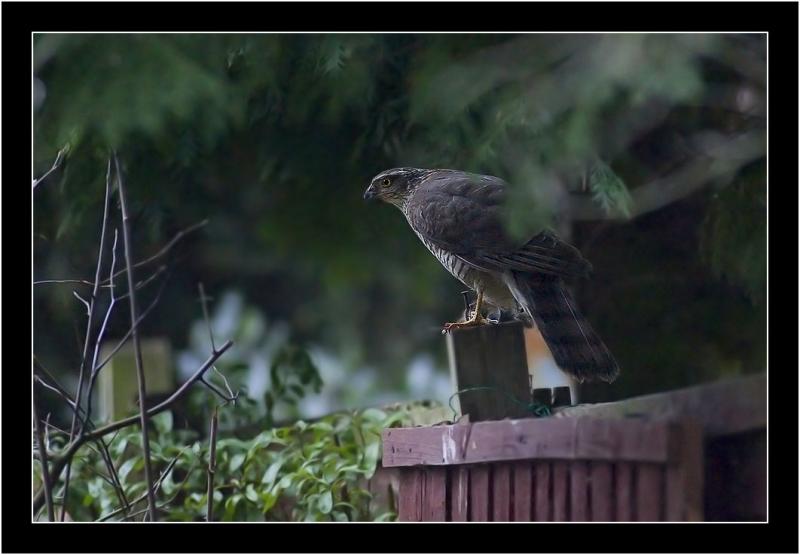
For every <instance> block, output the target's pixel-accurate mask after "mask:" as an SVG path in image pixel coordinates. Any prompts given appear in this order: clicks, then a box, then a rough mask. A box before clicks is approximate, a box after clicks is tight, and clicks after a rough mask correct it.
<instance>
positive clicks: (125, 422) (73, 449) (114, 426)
mask: <svg viewBox="0 0 800 555" xmlns="http://www.w3.org/2000/svg"><path fill="white" fill-rule="evenodd" d="M231 346H233V341H230V340H228V341H226V342H225V343H224V344H223V345H222V346H221V347H220V348H219V350H218V351H216V352H214V353H211V355H210V356H209V357H208V359H207V360H206V361H205V362H204V363H203V364H202V366H200V368H198V369H197V370H196V371H195V372H194V374H192V375H191V377H190V378H189V379H187V380H186V381H185V382H183V384H182V385H181V386H180V387H179V388H178V389H177V390H176V391H175V392H174V393H173V394H172V395H170V396H169V397H168V398H167V399H166V400H164V401H162V402H161V403H159V404H158V405H156V406H154V407H153V408H151V409H150V410H148V411H147V416H148V417H150V418H152V417H154V416H155V415H157V414H160V413H162V412H164V411H165V410H167V409H168V408H170V407H171V406H172V405H173V404H174V403H175V402H176V401H178V400H179V399H180V398H182V397H183V396H184V395H185V394H186V392H187V391H188V390H189V388H190V387H191V386H192V385H193V384H194V383H196V382H197V381H198V380H199V379H200V378H201V377H202V376H203V374H205V373H206V372H207V371H208V370H209V369H210V368H211V366H212V365H213V364H214V363H215V362H216V361H217V359H219V357H221V356H222V355H223V354H224V353H225V351H227V350H228V349H230V348H231ZM138 421H139V416H129V417H128V418H123V419H122V420H118V421H116V422H112V423H111V424H107V425H105V426H103V427H102V428H97V429H96V430H94V431H92V432H91V433H87V434H85V435H83V436H79V437H78V438H77V439H75V441H73V442H72V443H70V444H69V445H67V446H66V447H65V448H64V450H63V454H62V455H60V456H59V457H58V458H57V459H55V460H54V461H53V466H52V472H51V476H53V477H55V478H56V479H57V477H58V476H60V475H61V471H62V470H63V469H64V467H65V466H66V465H67V462H68V461H70V460H71V459H72V458H73V457H74V456H75V453H77V451H78V449H80V448H81V446H82V445H83V444H84V443H86V442H88V441H94V440H95V439H97V438H101V437H104V436H106V435H108V434H110V433H113V432H116V431H117V430H121V429H123V428H127V427H128V426H131V425H134V424H136V423H137V422H138ZM43 504H44V493H43V492H42V491H41V490H40V491H39V492H38V493H37V494H36V495H35V497H34V509H35V510H37V511H38V510H39V509H40V508H41V506H42V505H43Z"/></svg>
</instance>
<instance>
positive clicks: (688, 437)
mask: <svg viewBox="0 0 800 555" xmlns="http://www.w3.org/2000/svg"><path fill="white" fill-rule="evenodd" d="M672 434H673V437H672V442H673V444H674V445H675V446H676V452H675V459H674V460H672V461H670V462H669V463H668V465H667V469H666V515H665V518H666V520H668V521H671V522H679V521H686V520H691V521H700V520H703V432H702V430H701V429H700V427H699V426H697V425H695V424H694V423H691V422H683V423H681V424H679V425H676V426H674V427H673V430H672Z"/></svg>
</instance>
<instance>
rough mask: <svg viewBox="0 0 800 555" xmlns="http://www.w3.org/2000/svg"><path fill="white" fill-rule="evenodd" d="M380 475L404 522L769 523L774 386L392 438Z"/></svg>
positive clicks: (708, 389) (418, 430)
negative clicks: (390, 476) (385, 476)
mask: <svg viewBox="0 0 800 555" xmlns="http://www.w3.org/2000/svg"><path fill="white" fill-rule="evenodd" d="M631 414H636V415H637V417H626V415H631ZM734 455H735V456H736V457H738V458H735V457H734ZM383 468H384V469H385V470H388V471H397V473H398V480H399V491H398V513H399V520H401V521H687V520H689V521H694V520H763V519H765V518H766V379H765V376H764V375H758V376H750V377H747V378H742V379H738V380H732V381H730V382H724V383H718V384H709V385H704V386H698V387H694V388H687V389H686V390H679V391H675V392H668V393H663V394H658V395H651V396H647V397H642V398H636V399H630V400H626V401H621V402H618V403H605V404H602V405H586V406H576V407H570V408H567V409H560V410H558V411H557V413H556V414H555V416H554V417H550V418H527V419H519V420H498V421H485V422H475V423H472V424H470V423H465V424H452V425H445V426H426V427H415V428H390V429H387V430H384V432H383Z"/></svg>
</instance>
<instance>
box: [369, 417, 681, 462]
mask: <svg viewBox="0 0 800 555" xmlns="http://www.w3.org/2000/svg"><path fill="white" fill-rule="evenodd" d="M669 456H670V445H669V423H667V422H661V421H643V420H637V419H616V420H614V419H610V420H604V421H603V420H601V421H598V420H594V419H584V418H578V419H566V418H563V419H562V418H557V419H556V418H528V419H522V420H501V421H493V422H476V423H472V424H455V425H450V426H433V427H427V428H390V429H387V430H384V431H383V466H386V467H393V466H413V465H420V464H422V465H443V464H444V465H450V464H470V463H481V462H492V461H507V460H519V459H540V460H541V459H591V460H607V461H619V460H629V461H649V462H666V461H667V460H669Z"/></svg>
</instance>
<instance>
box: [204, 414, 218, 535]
mask: <svg viewBox="0 0 800 555" xmlns="http://www.w3.org/2000/svg"><path fill="white" fill-rule="evenodd" d="M218 421H219V419H218V417H217V408H216V407H215V408H214V414H212V415H211V432H210V433H209V435H208V446H209V452H208V470H207V472H206V474H207V476H208V505H207V506H208V508H207V510H206V522H211V521H212V520H214V473H215V472H216V471H217V424H218Z"/></svg>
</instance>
